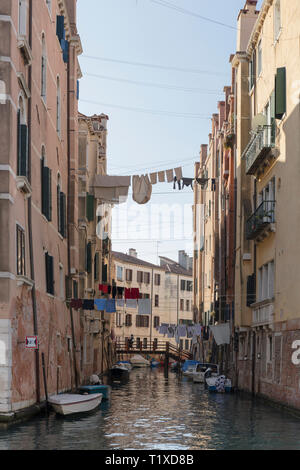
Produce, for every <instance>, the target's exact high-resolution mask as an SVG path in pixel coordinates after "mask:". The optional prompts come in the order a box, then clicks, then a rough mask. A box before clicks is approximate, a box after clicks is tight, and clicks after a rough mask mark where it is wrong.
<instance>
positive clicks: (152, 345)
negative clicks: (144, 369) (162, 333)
mask: <svg viewBox="0 0 300 470" xmlns="http://www.w3.org/2000/svg"><path fill="white" fill-rule="evenodd" d="M155 352H157V353H158V354H164V355H168V356H169V357H171V358H173V359H175V360H176V361H185V360H187V359H192V354H191V353H190V352H189V351H186V350H184V349H181V348H178V347H177V346H174V345H173V344H172V343H169V342H168V341H147V344H146V343H145V342H143V341H141V342H140V343H136V341H134V342H133V344H132V345H131V344H130V341H129V340H127V341H118V342H117V343H116V353H117V354H118V353H128V354H134V353H155Z"/></svg>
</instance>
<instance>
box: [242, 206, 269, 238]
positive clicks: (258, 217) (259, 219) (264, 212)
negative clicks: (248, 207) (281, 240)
mask: <svg viewBox="0 0 300 470" xmlns="http://www.w3.org/2000/svg"><path fill="white" fill-rule="evenodd" d="M274 222H275V201H263V202H262V203H261V205H260V206H259V207H258V208H257V209H256V211H255V212H254V214H252V215H251V217H250V218H249V219H248V220H247V222H246V237H247V240H253V239H255V238H256V237H258V236H259V235H260V234H261V233H262V232H264V231H265V230H266V229H268V228H270V226H271V224H274Z"/></svg>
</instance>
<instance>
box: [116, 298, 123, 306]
mask: <svg viewBox="0 0 300 470" xmlns="http://www.w3.org/2000/svg"><path fill="white" fill-rule="evenodd" d="M116 304H117V307H118V308H124V307H125V300H124V299H117V300H116Z"/></svg>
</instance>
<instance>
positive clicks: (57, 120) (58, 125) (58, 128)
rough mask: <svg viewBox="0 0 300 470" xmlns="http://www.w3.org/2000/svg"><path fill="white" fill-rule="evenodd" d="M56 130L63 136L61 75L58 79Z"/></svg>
mask: <svg viewBox="0 0 300 470" xmlns="http://www.w3.org/2000/svg"><path fill="white" fill-rule="evenodd" d="M56 132H57V133H58V135H59V137H61V92H60V80H59V77H57V80H56Z"/></svg>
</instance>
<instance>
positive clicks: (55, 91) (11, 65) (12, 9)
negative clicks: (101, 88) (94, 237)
mask: <svg viewBox="0 0 300 470" xmlns="http://www.w3.org/2000/svg"><path fill="white" fill-rule="evenodd" d="M80 53H81V43H80V38H79V36H78V34H77V29H76V0H19V1H11V0H2V1H1V5H0V122H1V124H2V125H1V130H0V221H1V225H0V233H1V235H0V416H1V417H2V418H3V419H4V420H6V419H7V420H9V419H11V418H15V417H16V416H17V415H18V412H19V411H21V410H24V409H30V408H31V407H34V406H35V405H36V404H39V403H41V402H43V401H44V399H45V396H46V392H48V394H51V393H57V392H61V391H64V390H68V389H71V388H73V387H74V386H75V385H76V384H78V383H79V381H80V370H79V366H78V364H79V361H80V357H79V355H80V346H79V344H78V343H79V340H80V318H79V314H78V312H76V311H73V310H72V309H71V308H70V306H69V303H68V302H67V299H70V298H72V297H73V296H75V295H76V291H77V284H78V234H77V220H78V208H77V206H78V203H77V197H76V193H77V177H76V172H77V165H78V144H77V126H78V124H77V103H78V101H77V98H78V94H77V90H78V79H79V78H80V76H81V72H80V67H79V64H78V59H77V57H78V55H79V54H80ZM30 336H33V337H37V345H38V348H37V349H30V348H28V346H29V345H30V344H29V343H26V338H27V337H30Z"/></svg>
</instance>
